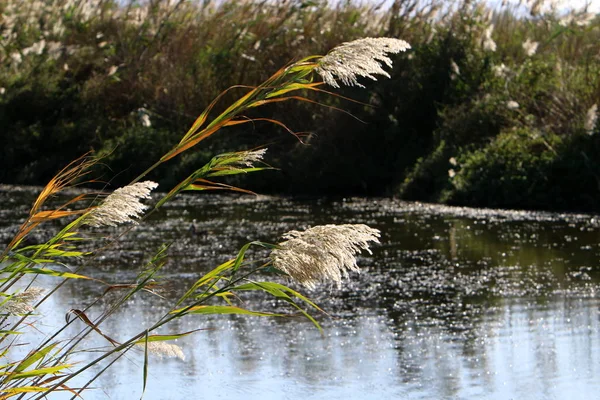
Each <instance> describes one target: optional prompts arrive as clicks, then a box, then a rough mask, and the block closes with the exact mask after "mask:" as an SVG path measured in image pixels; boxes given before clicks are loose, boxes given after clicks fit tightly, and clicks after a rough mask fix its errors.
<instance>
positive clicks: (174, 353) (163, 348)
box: [136, 342, 185, 360]
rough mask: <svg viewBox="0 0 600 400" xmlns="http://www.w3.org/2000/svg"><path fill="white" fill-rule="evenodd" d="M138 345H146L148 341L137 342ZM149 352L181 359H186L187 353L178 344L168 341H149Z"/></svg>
mask: <svg viewBox="0 0 600 400" xmlns="http://www.w3.org/2000/svg"><path fill="white" fill-rule="evenodd" d="M136 346H140V347H142V348H143V347H145V346H146V343H144V342H142V343H136ZM148 353H152V354H154V355H157V356H159V357H161V358H162V357H169V358H173V357H177V358H179V359H181V360H185V354H183V350H182V349H181V347H179V346H177V345H176V344H170V343H166V342H148Z"/></svg>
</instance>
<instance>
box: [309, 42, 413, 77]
mask: <svg viewBox="0 0 600 400" xmlns="http://www.w3.org/2000/svg"><path fill="white" fill-rule="evenodd" d="M408 49H410V45H409V44H408V43H407V42H405V41H404V40H400V39H393V38H364V39H358V40H354V41H352V42H347V43H342V44H341V45H339V46H338V47H336V48H334V49H333V50H331V51H330V52H329V53H328V54H327V55H326V56H325V57H323V58H321V60H320V61H319V65H318V67H317V68H316V69H315V71H317V73H319V75H321V77H322V78H323V82H325V83H326V84H328V85H330V86H333V87H340V85H339V84H338V81H341V82H342V83H343V84H344V85H348V86H359V87H364V86H363V85H361V84H360V83H358V80H357V78H358V77H366V78H370V79H372V80H374V81H376V80H377V79H376V78H375V77H374V76H373V75H376V74H377V75H383V76H386V77H388V78H389V77H390V75H389V74H388V73H387V72H386V71H385V70H384V69H383V66H382V63H383V64H385V65H387V66H388V67H390V68H391V67H392V60H391V59H390V58H389V57H388V56H387V55H388V54H389V53H391V54H397V53H399V52H401V51H406V50H408Z"/></svg>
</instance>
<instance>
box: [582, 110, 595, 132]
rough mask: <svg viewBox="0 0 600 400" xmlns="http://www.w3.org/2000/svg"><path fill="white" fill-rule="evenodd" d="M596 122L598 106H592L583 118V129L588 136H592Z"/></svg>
mask: <svg viewBox="0 0 600 400" xmlns="http://www.w3.org/2000/svg"><path fill="white" fill-rule="evenodd" d="M597 121H598V106H597V105H596V104H594V105H593V106H591V107H590V109H589V110H588V111H587V114H586V116H585V124H584V129H585V131H586V132H587V133H588V135H592V134H593V133H594V128H595V127H596V122H597Z"/></svg>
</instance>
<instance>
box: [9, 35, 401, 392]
mask: <svg viewBox="0 0 600 400" xmlns="http://www.w3.org/2000/svg"><path fill="white" fill-rule="evenodd" d="M409 48H410V46H409V45H408V43H407V42H405V41H404V40H400V39H394V38H363V39H358V40H355V41H352V42H348V43H344V44H342V45H340V46H337V47H335V48H334V49H332V50H331V51H330V52H328V53H327V54H326V55H325V56H309V57H306V58H303V59H300V60H298V61H295V62H292V63H290V64H288V65H286V66H285V67H283V68H281V69H279V70H278V71H276V72H275V73H274V74H273V75H271V76H270V77H268V78H267V79H266V80H265V81H264V82H263V83H261V84H260V85H258V86H246V85H236V86H233V87H231V88H230V89H228V90H226V91H224V92H222V93H221V94H220V95H219V96H217V97H216V98H215V99H214V100H213V101H212V102H211V103H210V104H209V106H208V107H207V108H206V109H205V110H204V111H203V112H202V113H201V114H200V115H199V116H198V117H197V118H196V120H195V121H194V123H193V124H192V126H191V127H190V128H189V130H188V131H187V132H186V133H185V134H184V135H183V136H182V137H181V138H180V140H179V142H178V143H176V144H175V145H173V146H172V147H171V148H170V149H169V150H168V151H166V152H165V154H163V155H162V156H161V157H160V158H159V159H158V160H157V161H156V162H155V163H154V164H152V165H151V166H149V167H148V168H147V169H146V170H145V171H143V172H141V173H140V174H139V175H138V176H137V177H136V178H134V179H133V180H132V181H131V182H130V183H129V184H127V185H126V186H123V187H121V188H118V189H116V190H114V191H112V192H111V193H108V194H105V193H93V192H84V193H82V194H79V195H76V196H75V197H72V198H70V199H68V200H67V201H65V202H64V203H62V204H59V205H52V203H51V201H52V199H53V198H56V197H57V196H59V195H60V194H61V193H64V192H65V190H66V189H68V188H70V187H72V186H74V185H76V184H82V183H85V182H91V181H92V180H93V179H92V174H93V169H92V168H93V166H94V165H95V164H96V163H97V162H98V160H99V159H98V158H97V157H95V156H92V155H85V156H83V157H80V158H79V159H77V160H75V161H73V162H72V163H70V164H69V165H67V166H66V167H65V168H64V169H62V170H61V171H60V172H59V173H58V174H57V175H56V176H54V177H53V178H52V179H51V180H50V182H49V183H48V184H47V185H46V186H45V187H44V188H43V189H42V190H41V192H40V194H39V196H38V197H37V199H36V200H35V202H34V203H33V205H32V207H31V210H30V212H29V215H28V217H27V218H26V219H25V221H24V222H23V224H22V225H21V227H20V228H19V229H18V231H17V232H16V234H15V236H14V238H13V239H12V240H11V241H10V243H9V244H8V246H7V247H6V249H5V250H4V252H3V253H2V255H1V256H0V257H1V258H0V273H1V274H0V296H1V297H2V301H1V302H0V327H1V329H2V330H1V331H0V348H1V351H2V356H3V360H4V363H3V365H0V398H2V399H5V398H32V399H41V398H46V397H47V396H48V395H49V394H51V393H55V392H59V391H66V392H69V393H70V394H72V397H73V398H76V397H80V396H81V395H82V393H83V392H84V391H85V390H86V389H88V388H90V385H92V383H93V382H94V381H95V380H96V379H97V378H98V377H99V376H101V375H102V374H103V373H105V371H107V369H108V368H110V367H111V365H113V364H114V363H115V362H116V361H117V360H119V359H120V358H121V357H123V356H124V355H125V354H127V353H128V352H129V351H131V350H133V349H136V348H137V349H140V350H141V351H142V352H143V354H144V363H143V366H142V368H141V371H140V374H142V376H143V387H142V388H141V391H142V393H143V392H144V390H145V387H146V383H147V379H148V365H149V363H150V355H151V354H152V353H157V354H160V355H162V356H167V357H179V358H183V357H184V350H183V349H181V348H180V347H179V346H178V345H176V344H173V343H170V341H173V340H176V339H179V338H182V337H184V336H187V335H190V334H192V333H194V331H188V332H174V333H170V334H163V333H158V332H159V330H160V331H162V330H163V329H165V328H167V327H169V326H171V323H172V322H173V321H175V320H178V319H181V318H186V317H189V316H191V315H209V314H218V315H223V314H240V315H248V316H255V317H290V316H296V315H300V316H304V317H306V318H308V319H309V320H310V321H312V322H313V324H314V325H315V326H316V327H317V328H318V329H319V330H321V327H320V325H319V323H318V321H317V319H315V318H314V317H313V316H312V315H311V312H309V311H310V310H312V311H322V310H321V309H320V308H319V307H318V306H317V305H316V304H315V303H314V302H312V301H311V300H310V299H309V298H308V297H306V296H305V295H303V294H302V293H300V292H299V291H296V290H294V289H292V288H290V287H289V286H287V284H284V283H282V282H284V281H283V280H282V279H277V278H273V280H268V278H265V277H267V276H268V275H269V274H270V275H271V276H276V277H277V276H279V277H288V278H290V279H291V280H292V281H296V282H298V283H300V284H302V285H304V286H305V287H307V288H315V287H316V286H317V285H319V284H321V283H322V282H333V283H336V284H337V285H338V286H340V285H341V282H342V279H343V278H346V277H348V275H349V273H350V272H352V271H357V270H358V267H357V264H356V255H357V254H358V253H359V252H361V251H362V250H369V247H370V246H371V245H372V243H378V237H379V231H378V230H376V229H372V228H370V227H368V226H366V225H353V224H345V225H324V226H315V227H312V228H309V229H306V230H305V231H291V232H288V233H287V234H285V235H284V236H283V239H284V240H283V241H282V242H281V243H278V244H269V243H264V242H257V241H255V242H251V243H248V244H246V245H245V246H243V247H242V248H241V250H240V251H239V253H238V254H237V255H236V256H235V257H233V258H232V259H230V260H228V261H226V262H224V263H222V264H221V265H219V266H217V267H216V268H214V269H213V270H211V271H210V272H208V273H206V274H203V275H201V276H199V277H198V279H197V280H196V281H195V283H194V284H193V285H191V287H189V288H188V290H187V291H186V292H185V293H184V294H183V295H181V296H180V297H179V298H177V299H174V300H173V302H172V304H171V305H170V307H169V309H168V311H167V312H165V313H164V314H163V315H160V316H157V319H156V321H155V322H154V323H153V324H151V325H149V326H147V327H143V328H142V329H140V330H139V332H138V333H137V334H135V335H133V336H131V337H125V338H122V337H119V332H108V331H107V330H106V329H105V325H106V321H107V320H109V319H110V318H111V316H113V315H114V313H115V312H116V311H117V310H119V308H121V307H123V306H124V304H126V303H127V302H129V301H131V300H132V299H133V298H134V297H135V296H136V295H138V293H139V292H142V291H145V292H148V293H151V294H156V295H158V293H157V291H156V288H157V285H158V283H159V281H158V280H159V274H160V270H161V268H162V267H163V266H164V265H165V264H166V260H167V258H168V252H169V245H168V244H165V245H163V246H161V247H160V248H159V249H158V250H157V251H156V253H155V254H154V255H151V256H149V260H148V261H147V262H146V264H145V266H144V267H143V268H142V269H141V271H140V272H139V274H138V275H137V276H136V277H135V279H133V280H132V281H131V282H128V283H123V282H106V281H102V280H99V279H97V278H94V277H92V276H88V275H86V274H85V272H86V271H85V267H86V265H87V264H88V261H86V260H88V259H95V258H97V257H99V256H101V255H102V254H103V252H105V251H107V249H110V248H113V247H114V246H117V245H118V243H119V241H120V240H121V238H122V237H123V236H124V235H126V234H127V233H128V231H129V230H131V229H132V227H134V226H136V225H138V224H143V223H145V222H146V219H147V218H148V216H150V215H151V214H153V213H156V212H160V211H161V208H162V207H163V206H164V205H165V204H166V203H168V202H169V201H171V200H172V199H174V198H175V197H176V196H178V195H179V194H180V193H182V192H184V191H207V190H233V191H241V192H247V190H244V189H241V188H238V187H234V186H231V185H228V184H225V183H223V182H220V179H221V178H222V177H226V176H232V175H242V174H243V175H246V174H249V173H254V172H258V171H261V170H264V169H267V168H270V167H269V166H268V165H267V164H266V163H264V162H263V157H264V154H265V152H266V151H267V149H266V148H259V149H251V150H243V151H236V152H229V153H224V154H219V155H216V156H214V157H213V158H212V159H211V160H210V161H209V162H208V163H206V164H205V165H204V166H202V167H201V168H198V169H196V170H195V171H194V172H193V173H192V174H190V175H189V176H187V177H186V178H185V179H183V180H181V182H180V183H178V184H176V185H174V186H173V187H172V188H171V189H170V190H169V191H168V192H167V193H164V194H162V195H160V198H158V199H157V198H153V197H152V196H151V193H152V192H153V191H154V190H155V189H156V188H157V187H158V184H157V183H155V182H153V181H151V180H148V179H147V177H148V175H149V174H150V173H152V172H153V171H155V170H156V169H157V168H159V167H160V166H161V165H163V164H165V163H168V162H169V161H170V160H172V159H175V158H178V157H180V156H181V155H182V154H184V153H186V152H189V151H191V150H192V149H195V148H196V146H198V145H199V144H200V143H201V142H203V141H204V140H206V139H208V138H209V137H211V136H213V135H216V134H219V133H220V134H223V132H221V131H223V130H224V129H225V128H227V127H229V126H240V125H251V124H252V123H255V122H257V121H261V120H264V121H267V122H270V123H273V124H275V125H278V126H281V127H283V128H284V129H285V130H287V131H288V132H289V133H290V134H292V136H294V137H296V138H297V139H299V140H301V139H302V136H301V135H300V134H298V133H296V132H294V131H292V130H291V129H289V128H287V127H286V126H285V124H284V123H283V122H281V121H279V120H275V119H271V118H264V117H251V116H249V115H248V113H249V112H250V111H253V110H255V109H258V108H261V107H264V106H267V105H271V104H279V103H287V102H300V103H301V102H309V103H316V104H320V103H319V102H318V101H317V100H313V99H311V98H309V97H307V95H308V94H309V93H314V94H316V95H326V96H327V95H333V93H331V92H330V91H329V90H327V89H326V87H325V86H326V85H329V86H331V87H334V88H336V87H339V86H340V85H341V84H343V85H349V86H363V82H364V80H365V78H367V79H371V80H376V75H383V76H387V77H389V74H388V72H387V71H386V69H384V67H391V66H392V60H391V58H390V57H389V55H390V54H397V53H400V52H404V51H406V50H407V49H409ZM318 78H321V79H318ZM233 91H238V92H240V91H241V93H242V94H241V95H240V97H238V98H237V99H235V100H234V101H233V102H231V103H230V105H228V106H226V107H222V106H221V107H220V108H218V106H220V105H221V103H222V102H223V101H224V99H225V98H226V97H227V96H229V95H230V94H231V92H233ZM320 105H322V106H327V105H324V104H320ZM329 107H332V106H329ZM154 200H156V201H154ZM49 225H52V226H60V228H59V229H58V230H57V231H56V232H55V233H54V234H53V236H52V237H51V238H50V239H49V240H47V241H44V242H42V243H35V241H32V240H28V239H29V238H31V237H32V234H33V233H34V232H35V231H36V230H40V229H45V227H47V226H49ZM98 230H101V231H102V232H104V233H106V234H107V236H106V237H104V238H100V237H98V236H96V235H94V232H96V231H98ZM251 247H258V248H263V249H266V250H267V254H266V255H265V256H264V258H258V259H249V257H247V252H248V250H249V249H250V248H251ZM76 259H78V260H79V261H78V262H77V263H75V262H74V260H76ZM61 266H63V267H61ZM64 267H66V268H64ZM117 273H118V271H117ZM40 275H48V276H52V277H55V278H56V279H57V282H58V283H57V284H56V285H55V286H54V287H52V288H50V289H48V290H43V289H41V288H39V287H37V286H36V279H37V278H38V277H39V276H40ZM69 280H87V281H93V282H94V283H97V284H98V285H102V286H104V287H105V290H104V292H103V294H101V295H100V296H99V297H98V298H97V299H95V300H93V301H91V302H90V303H89V304H87V305H86V306H85V307H81V308H77V309H75V308H73V309H70V310H68V311H67V310H65V312H66V314H67V320H66V323H65V324H64V325H63V326H61V327H60V328H58V329H57V330H56V331H55V332H50V333H49V334H48V335H46V336H45V337H44V339H42V340H41V341H40V342H37V341H35V340H31V339H29V337H28V335H27V333H25V332H21V329H22V328H23V327H24V326H27V325H33V326H35V325H36V322H35V313H36V309H37V308H38V307H39V306H40V305H41V304H42V303H44V302H45V301H47V300H48V299H49V298H51V297H52V296H54V295H55V294H56V293H57V292H58V291H59V290H61V288H62V287H63V286H64V284H65V282H67V281H69ZM115 292H116V293H118V296H117V298H116V300H115V301H113V302H111V303H110V305H109V306H107V307H106V308H105V309H104V310H103V311H102V312H101V313H100V314H99V315H95V316H92V315H91V313H90V312H89V310H90V309H91V307H92V306H94V305H95V304H97V303H98V302H100V301H101V299H103V297H105V296H106V295H107V294H108V293H115ZM247 292H260V293H264V294H266V295H270V296H272V297H273V298H274V299H277V300H278V301H280V302H283V303H285V304H287V305H289V306H291V307H292V310H293V312H292V313H287V312H283V311H279V310H275V311H270V310H267V311H265V310H253V309H251V308H250V307H248V306H247V305H246V304H245V303H244V302H242V301H241V299H242V298H243V297H244V293H247ZM75 324H79V325H80V326H81V327H82V329H81V330H80V331H79V332H78V333H76V334H74V335H73V336H70V337H67V338H64V334H65V331H67V329H68V328H69V327H70V326H72V325H75ZM90 335H97V336H99V337H101V338H102V339H104V340H105V341H106V344H107V346H106V347H105V348H101V349H94V351H96V352H98V351H99V355H98V356H96V357H93V358H92V360H91V361H87V362H84V363H81V364H80V363H79V362H78V359H77V358H78V356H79V355H80V354H81V352H87V351H88V350H91V349H88V348H87V347H86V346H87V344H86V343H87V342H86V338H88V337H89V336H90ZM21 346H26V348H27V351H26V353H25V354H23V352H19V351H18V350H19V349H20V348H21ZM95 367H98V368H100V370H99V372H97V373H95V374H92V376H89V375H87V377H86V379H84V381H83V383H82V384H80V385H77V386H76V385H74V384H73V383H72V382H79V381H78V380H77V379H76V378H78V377H79V376H80V375H81V374H83V373H86V372H87V371H89V370H90V369H92V368H95Z"/></svg>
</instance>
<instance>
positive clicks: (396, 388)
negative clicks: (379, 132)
mask: <svg viewBox="0 0 600 400" xmlns="http://www.w3.org/2000/svg"><path fill="white" fill-rule="evenodd" d="M34 198H35V190H34V189H31V188H23V187H10V186H2V187H0V200H1V203H0V204H3V207H2V209H1V210H0V239H1V240H2V241H3V242H4V243H6V242H7V241H8V239H9V237H10V236H11V234H12V233H14V231H15V229H16V228H17V226H18V224H19V223H20V221H22V219H23V218H24V217H25V215H26V213H27V210H28V207H29V205H30V204H31V202H32V201H33V199H34ZM329 223H336V224H342V223H364V224H368V225H370V226H372V227H374V228H378V229H380V230H381V232H382V237H381V245H379V246H376V247H375V248H374V249H373V255H369V254H367V253H364V254H363V255H361V256H360V257H359V265H360V266H361V267H362V271H361V273H360V274H353V275H352V276H351V279H349V280H348V281H346V282H345V284H344V285H343V286H342V288H341V289H338V288H336V287H331V286H322V287H319V288H318V289H316V290H314V291H305V290H304V289H302V288H301V287H298V286H293V285H292V286H293V287H294V288H296V289H300V290H302V291H304V292H305V293H306V294H308V295H309V297H310V298H311V299H313V300H315V301H316V302H317V303H318V304H319V305H320V306H321V307H322V308H323V309H324V310H325V311H326V312H327V313H328V315H324V314H319V313H313V315H314V316H315V317H316V318H317V319H318V321H319V322H320V323H321V325H322V326H323V329H324V333H323V334H322V335H321V334H320V333H319V331H318V330H317V329H316V328H315V327H314V326H313V325H312V324H311V323H310V322H309V321H307V320H303V319H297V318H285V319H266V318H258V317H241V316H210V317H206V316H190V317H186V318H185V319H183V320H179V321H177V322H176V323H175V324H174V325H172V326H171V327H170V329H169V330H167V331H163V332H161V333H167V332H182V331H189V330H194V329H205V330H203V331H199V332H196V333H195V334H193V335H190V336H188V337H185V338H183V339H179V340H178V341H177V342H176V343H177V344H179V345H180V346H181V347H182V348H183V351H184V353H185V356H186V358H185V361H182V360H180V359H177V358H173V359H171V358H164V359H160V358H157V357H154V356H152V357H151V358H150V367H149V378H148V385H147V387H146V391H145V394H144V398H145V399H205V398H206V399H215V398H227V399H249V400H250V399H261V400H264V399H283V398H287V399H299V398H302V399H303V400H307V399H328V400H331V399H344V400H350V399H357V400H358V399H392V398H393V399H405V398H406V399H510V398H514V399H575V398H576V399H589V398H595V397H596V396H597V393H599V392H600V380H599V379H598V377H599V376H600V311H599V310H600V308H599V307H600V299H599V298H598V289H600V268H599V266H598V260H599V255H600V247H599V243H600V219H599V217H598V216H596V215H585V214H555V213H544V212H525V211H500V210H480V209H469V208H457V207H446V206H437V205H428V204H420V203H407V202H402V201H398V200H393V199H383V198H375V199H374V198H345V199H343V198H338V199H291V198H280V197H262V196H257V197H254V196H215V195H198V196H181V197H180V198H179V199H177V200H175V201H174V202H173V203H171V204H167V205H166V206H165V207H164V208H163V209H162V210H161V211H160V212H158V213H156V214H154V215H152V216H151V217H150V218H149V219H148V220H147V221H146V222H145V223H144V224H142V225H140V226H137V227H136V228H134V229H133V230H132V231H131V232H129V234H128V235H126V236H125V237H124V238H123V240H122V241H121V242H119V244H118V245H117V246H116V247H115V248H113V249H112V250H110V251H108V252H105V253H103V254H102V255H101V256H100V257H98V258H97V259H96V261H95V262H92V263H90V265H88V266H86V268H85V269H84V272H83V273H85V274H86V275H88V276H92V277H94V278H97V279H102V280H104V281H108V282H111V283H128V282H131V280H132V279H134V278H135V276H136V275H137V273H138V272H139V269H140V267H141V266H142V265H143V264H144V263H145V262H146V261H148V258H149V257H150V256H151V252H153V251H155V250H156V249H157V248H158V247H159V246H160V245H161V244H163V243H167V242H172V245H171V248H170V249H169V259H168V262H167V265H166V266H165V267H164V268H163V270H162V271H161V273H160V275H161V279H160V280H161V281H162V282H165V286H164V288H165V291H164V293H163V294H164V296H165V298H166V299H165V300H163V299H160V298H158V297H156V296H153V295H151V294H148V293H141V294H138V295H136V296H135V297H134V299H133V300H132V301H130V302H129V303H128V304H127V305H126V306H124V307H122V308H121V309H120V310H119V311H118V312H117V313H115V314H114V315H113V316H111V318H109V319H108V320H107V321H106V322H104V323H103V324H102V326H101V328H102V330H103V332H105V333H106V334H109V335H110V336H112V337H113V338H117V339H125V338H126V337H127V335H128V334H129V335H132V334H135V333H138V332H140V330H141V329H142V328H143V327H144V326H146V325H149V324H151V323H152V322H154V321H155V320H156V318H157V317H158V316H160V315H161V313H164V312H166V311H167V304H168V300H169V299H171V298H174V297H175V296H176V295H177V294H181V293H182V292H183V291H184V290H185V289H186V288H187V287H189V285H191V284H192V283H193V282H194V281H195V280H196V279H198V277H199V276H200V275H201V274H202V273H204V272H207V271H208V270H210V269H211V268H212V267H214V266H216V265H218V264H219V263H221V262H223V261H225V260H227V259H229V258H232V257H234V256H235V255H236V253H237V250H238V249H239V248H240V247H241V246H242V245H244V244H245V243H247V242H249V241H252V240H262V241H267V242H272V243H276V242H277V241H278V240H279V238H280V237H281V235H282V234H283V233H285V232H287V231H289V230H292V229H303V228H306V227H309V226H314V225H318V224H329ZM114 232H116V231H110V230H107V231H104V232H103V234H111V233H114ZM94 234H95V235H100V234H99V233H94V232H90V235H92V236H93V235H94ZM33 238H34V239H37V240H42V239H44V232H41V233H39V234H38V235H37V236H35V235H34V236H33ZM251 255H252V254H251ZM256 255H257V256H258V255H260V254H259V253H256ZM56 279H57V278H52V277H46V278H44V279H39V280H38V282H37V284H40V285H44V286H48V287H50V286H51V285H52V284H53V283H56V282H57V280H56ZM103 289H104V288H103V287H102V286H101V285H98V284H97V283H94V282H83V281H72V282H70V283H69V284H68V285H65V286H64V287H63V288H62V289H61V290H59V291H58V292H57V293H56V295H54V296H52V298H51V299H50V300H49V301H47V302H46V303H44V304H43V305H42V306H41V307H40V309H39V316H38V317H37V322H36V324H37V326H36V330H38V331H41V332H51V331H52V330H53V329H55V328H57V327H59V326H61V325H62V324H63V323H64V320H65V319H64V318H65V317H64V315H65V314H66V312H67V311H68V310H69V309H71V308H77V309H83V308H84V307H85V306H86V305H87V304H89V303H90V302H91V301H93V299H94V298H95V297H96V296H97V295H98V294H99V293H102V291H103ZM110 301H111V296H110V295H109V296H106V298H104V299H103V300H102V301H100V302H99V303H97V304H96V305H95V306H93V307H92V308H91V309H90V310H89V311H88V313H89V315H90V316H94V315H98V314H99V313H101V311H102V309H103V307H107V305H108V304H110ZM272 303H273V302H272V300H271V299H270V298H267V297H261V296H251V297H250V298H249V299H248V300H247V303H245V306H246V307H248V308H250V309H253V310H270V309H271V307H272ZM82 328H83V324H79V325H77V324H72V325H71V326H70V329H69V331H68V332H67V333H66V334H67V335H69V334H74V333H76V332H78V331H79V330H81V329H82ZM106 345H107V343H106V342H105V341H103V339H102V338H99V337H95V338H93V339H90V342H89V343H87V344H86V346H88V347H96V346H106ZM77 357H78V359H80V360H86V359H89V358H90V357H92V354H88V353H82V354H79V355H77ZM77 357H76V358H77ZM142 365H143V354H142V353H141V352H138V353H131V354H129V355H128V356H127V357H125V358H122V359H121V360H119V361H118V362H117V363H116V364H115V365H113V367H112V368H111V369H109V370H108V371H107V372H106V373H104V374H103V375H102V376H101V377H100V378H99V379H98V380H97V381H96V382H94V384H93V386H94V387H95V388H96V389H93V390H91V391H89V392H88V393H87V395H85V396H84V397H85V398H86V399H104V398H110V399H134V398H139V397H140V396H141V394H142ZM98 371H99V369H96V370H94V371H92V373H94V372H98ZM57 398H61V397H60V396H57Z"/></svg>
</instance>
